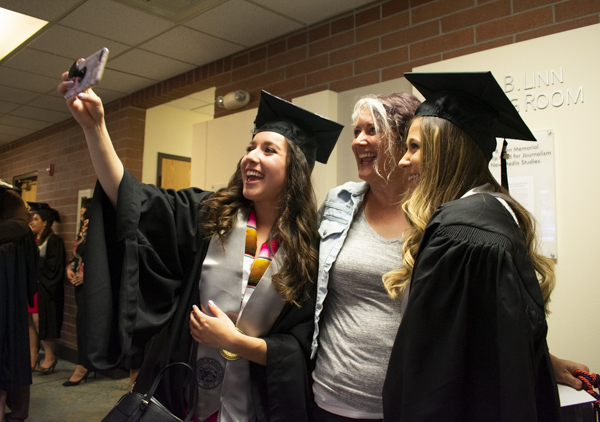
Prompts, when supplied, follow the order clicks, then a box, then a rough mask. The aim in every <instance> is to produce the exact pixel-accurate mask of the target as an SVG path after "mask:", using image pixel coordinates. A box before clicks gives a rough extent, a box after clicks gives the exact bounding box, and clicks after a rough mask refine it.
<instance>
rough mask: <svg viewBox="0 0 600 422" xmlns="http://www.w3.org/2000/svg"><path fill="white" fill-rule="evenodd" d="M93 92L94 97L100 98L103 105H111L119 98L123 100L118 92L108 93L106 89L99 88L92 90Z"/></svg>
mask: <svg viewBox="0 0 600 422" xmlns="http://www.w3.org/2000/svg"><path fill="white" fill-rule="evenodd" d="M94 92H95V93H96V95H98V96H99V97H100V98H102V102H103V103H104V104H108V103H112V102H113V101H115V100H118V99H119V98H123V94H122V93H120V92H115V91H109V90H107V89H103V88H99V87H96V88H94ZM134 92H135V91H134Z"/></svg>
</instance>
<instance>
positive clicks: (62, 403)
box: [27, 360, 129, 422]
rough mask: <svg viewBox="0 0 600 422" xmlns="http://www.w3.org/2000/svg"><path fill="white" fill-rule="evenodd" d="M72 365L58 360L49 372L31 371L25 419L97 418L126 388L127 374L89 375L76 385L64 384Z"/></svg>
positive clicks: (76, 421) (77, 421)
mask: <svg viewBox="0 0 600 422" xmlns="http://www.w3.org/2000/svg"><path fill="white" fill-rule="evenodd" d="M74 369H75V365H74V364H72V363H70V362H68V361H65V360H59V362H58V364H57V365H56V368H55V371H54V373H53V374H50V375H40V373H39V372H34V373H33V384H32V385H31V401H30V404H29V419H27V421H28V422H81V421H86V422H100V421H101V420H102V418H104V416H106V414H107V413H108V412H109V410H110V409H112V407H113V406H114V405H115V403H116V402H117V400H119V398H120V397H121V396H122V395H123V394H125V393H126V392H127V390H128V388H129V377H127V378H122V379H119V380H113V379H111V378H108V377H101V376H100V375H98V377H97V378H88V380H87V382H84V383H81V384H79V385H78V386H75V387H63V385H62V383H63V382H65V381H66V380H67V379H69V377H70V376H71V374H72V373H73V371H74Z"/></svg>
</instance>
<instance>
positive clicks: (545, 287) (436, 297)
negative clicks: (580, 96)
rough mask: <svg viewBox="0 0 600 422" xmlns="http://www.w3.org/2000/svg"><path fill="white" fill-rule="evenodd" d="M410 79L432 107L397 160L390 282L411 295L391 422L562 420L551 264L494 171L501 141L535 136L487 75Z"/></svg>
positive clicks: (390, 379) (423, 109)
mask: <svg viewBox="0 0 600 422" xmlns="http://www.w3.org/2000/svg"><path fill="white" fill-rule="evenodd" d="M405 76H406V78H407V79H408V80H409V81H411V82H412V83H413V85H415V86H416V87H417V89H418V90H419V91H420V92H421V93H422V94H423V95H424V96H425V97H426V101H425V102H424V103H423V104H422V105H421V106H420V107H419V108H418V109H417V112H416V114H415V116H416V118H415V120H414V121H413V123H412V125H411V126H410V130H409V133H408V136H407V147H408V152H407V153H406V155H405V156H404V157H403V158H402V160H401V161H400V165H402V166H403V167H404V169H405V171H406V173H407V177H408V180H409V181H411V182H412V186H411V187H410V189H411V190H412V195H411V196H410V198H408V199H407V200H406V201H405V202H404V203H403V207H404V210H405V212H406V215H407V218H408V220H409V222H410V224H411V227H410V228H409V229H408V230H407V232H406V233H405V237H404V244H403V251H404V256H403V262H404V267H402V268H400V269H398V270H396V271H393V272H390V273H388V274H386V276H384V282H385V284H386V287H387V288H388V291H389V292H390V294H392V295H395V296H401V295H402V294H409V300H408V306H407V309H406V312H405V315H404V316H403V320H402V324H401V325H400V329H399V330H398V335H397V338H396V341H395V344H394V347H393V350H392V354H391V357H390V364H389V367H388V371H387V375H386V380H385V384H384V391H383V405H384V420H385V421H408V422H419V421H505V422H509V421H510V422H519V421H523V422H525V421H527V422H533V421H539V422H552V421H558V420H559V399H558V392H557V387H556V381H555V377H554V373H553V370H552V365H551V358H550V355H549V352H548V347H547V344H546V333H547V329H548V327H547V323H546V319H545V313H546V312H547V310H548V308H547V305H548V301H549V296H550V293H551V291H552V289H553V287H554V282H555V277H554V264H553V262H552V261H551V260H550V259H548V258H546V257H544V256H542V255H540V254H538V253H537V252H536V250H535V248H534V245H535V244H536V243H535V228H534V223H533V219H532V217H531V216H530V214H529V213H528V212H527V211H526V210H525V209H524V208H523V207H522V206H521V205H520V204H518V202H516V201H515V200H514V199H513V198H511V197H510V196H509V195H508V191H507V190H506V189H504V188H502V187H501V186H500V185H499V184H498V183H497V182H496V181H495V179H494V178H493V176H492V175H491V174H490V172H489V170H488V162H489V160H490V159H491V157H492V153H493V151H494V150H495V148H496V137H507V138H511V139H523V140H531V141H535V138H534V137H533V135H532V134H531V132H530V130H529V129H528V128H527V126H526V125H525V123H524V122H523V121H522V119H521V118H520V116H519V115H518V113H517V112H516V110H515V108H514V106H513V105H512V103H511V102H510V101H509V100H508V98H507V97H506V95H505V94H504V93H503V91H502V90H501V88H500V87H499V86H498V84H497V82H496V81H495V80H494V78H493V76H492V75H491V73H489V72H487V73H473V74H460V73H459V74H452V73H450V74H419V73H410V74H406V75H405ZM503 168H504V169H505V168H506V167H505V163H503ZM505 180H506V176H505V174H503V181H505ZM538 279H539V280H538ZM409 282H410V292H408V289H407V287H408V286H409Z"/></svg>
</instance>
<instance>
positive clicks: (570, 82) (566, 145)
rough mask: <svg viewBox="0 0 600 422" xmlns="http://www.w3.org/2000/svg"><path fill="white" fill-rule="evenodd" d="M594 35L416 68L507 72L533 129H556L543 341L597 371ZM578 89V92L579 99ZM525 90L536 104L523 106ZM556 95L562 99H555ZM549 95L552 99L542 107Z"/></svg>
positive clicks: (599, 176)
mask: <svg viewBox="0 0 600 422" xmlns="http://www.w3.org/2000/svg"><path fill="white" fill-rule="evenodd" d="M598 39H600V25H594V26H588V27H585V28H581V29H576V30H573V31H569V32H561V33H560V34H556V35H551V36H547V37H544V38H537V39H534V40H530V41H526V42H522V43H517V44H512V45H509V46H505V47H501V48H497V49H494V50H488V51H484V52H480V53H476V54H472V55H469V56H465V57H459V58H456V59H453V60H446V61H443V62H439V63H435V64H432V65H428V66H422V67H420V68H417V69H415V71H424V72H425V71H426V72H435V71H447V72H449V71H479V70H491V71H492V73H493V74H494V76H495V77H496V79H497V80H498V82H499V83H500V86H503V87H504V80H505V77H512V78H513V80H514V89H513V90H512V91H511V92H509V93H508V96H509V98H511V99H513V98H514V99H516V100H517V102H518V104H519V110H520V114H521V116H522V117H523V119H524V120H525V122H526V123H527V124H528V126H529V127H530V128H531V130H532V131H533V132H536V131H540V130H547V129H552V130H553V131H554V148H555V149H554V151H555V166H556V176H555V177H556V216H557V227H556V232H557V251H558V259H557V265H556V270H557V286H556V289H555V290H554V293H553V295H552V303H551V310H552V315H551V316H550V317H549V319H548V321H549V325H550V331H549V334H548V342H549V346H550V350H551V351H552V352H553V353H554V354H556V355H558V356H560V357H563V358H567V359H570V360H575V361H579V362H582V363H585V364H587V365H588V366H589V367H590V369H591V370H592V371H593V372H598V371H600V354H599V353H598V350H600V335H599V334H600V328H599V323H598V305H599V304H600V265H599V262H600V259H599V255H600V250H599V248H598V241H599V239H600V225H599V224H598V210H599V209H600V193H599V192H600V188H599V186H600V172H599V171H598V160H599V158H600V142H599V141H600V139H598V138H599V136H598V113H599V111H600V80H599V79H598V69H600V55H599V54H598V47H597V45H596V43H594V42H591V40H598ZM560 69H562V75H563V82H562V83H560V82H559V81H558V80H557V79H556V78H555V79H554V84H553V85H552V84H551V85H549V86H546V85H545V83H544V82H541V81H540V82H541V83H540V84H533V80H534V75H535V76H536V75H537V73H538V72H540V73H541V74H542V76H543V77H544V79H545V78H546V71H548V73H549V74H550V75H551V71H552V70H554V71H555V72H556V73H559V72H560ZM525 75H527V79H525ZM536 79H537V78H536ZM580 89H581V92H582V93H583V97H581V96H580V97H579V100H578V102H577V103H576V102H575V99H576V98H577V93H578V92H580ZM567 91H570V92H571V93H572V96H571V100H569V101H570V104H567V101H568V100H567ZM527 95H529V96H530V97H529V99H530V100H531V103H533V104H538V105H539V106H541V108H537V107H536V108H537V109H536V110H535V111H534V109H533V107H532V105H531V103H530V104H529V105H527V104H526V99H527V97H526V96H527ZM561 95H562V96H563V98H564V104H563V105H561V106H558V105H559V104H560V99H561ZM544 96H546V97H544ZM552 97H553V99H554V104H555V105H556V106H555V105H552V103H550V104H549V105H548V106H546V107H544V106H545V105H546V103H547V101H546V98H549V99H550V98H552ZM509 171H510V169H509Z"/></svg>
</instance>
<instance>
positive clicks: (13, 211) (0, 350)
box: [0, 179, 39, 421]
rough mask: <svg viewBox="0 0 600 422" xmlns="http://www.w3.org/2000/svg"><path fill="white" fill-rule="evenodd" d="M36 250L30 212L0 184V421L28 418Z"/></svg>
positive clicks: (7, 188)
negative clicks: (30, 308) (30, 309)
mask: <svg viewBox="0 0 600 422" xmlns="http://www.w3.org/2000/svg"><path fill="white" fill-rule="evenodd" d="M38 255H39V252H38V249H37V247H36V246H35V240H34V236H33V233H32V232H31V230H30V229H29V212H28V211H27V208H26V207H25V204H24V203H23V201H22V200H21V198H20V197H19V195H18V194H17V193H16V192H15V189H14V187H13V186H12V185H9V184H8V183H6V182H4V181H3V180H1V179H0V420H2V421H4V405H5V403H6V404H7V405H8V407H9V408H10V410H11V413H8V414H7V415H6V420H7V421H11V420H25V419H27V417H28V416H29V386H30V385H31V368H30V362H29V336H27V335H26V333H27V330H28V326H29V323H28V320H27V302H29V303H30V304H31V305H33V296H34V294H35V291H36V284H37V261H38Z"/></svg>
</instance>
